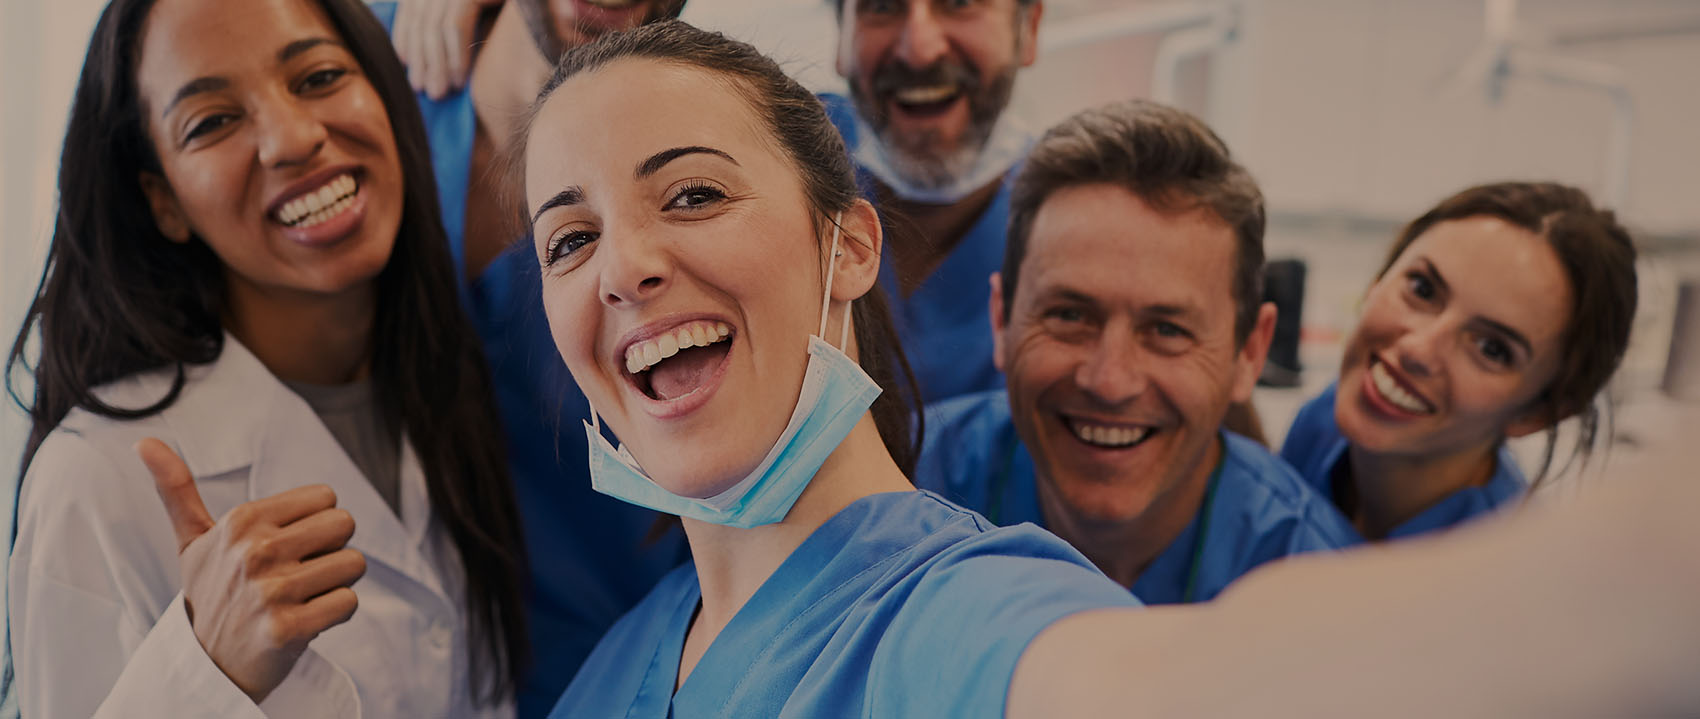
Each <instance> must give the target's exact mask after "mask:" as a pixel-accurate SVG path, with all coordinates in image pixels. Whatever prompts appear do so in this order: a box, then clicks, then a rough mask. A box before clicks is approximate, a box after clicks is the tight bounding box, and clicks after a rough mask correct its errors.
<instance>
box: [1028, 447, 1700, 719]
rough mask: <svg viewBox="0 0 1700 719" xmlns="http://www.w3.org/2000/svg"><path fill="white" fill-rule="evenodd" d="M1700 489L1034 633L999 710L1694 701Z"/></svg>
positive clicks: (1284, 571)
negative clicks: (1199, 601) (1206, 599)
mask: <svg viewBox="0 0 1700 719" xmlns="http://www.w3.org/2000/svg"><path fill="white" fill-rule="evenodd" d="M1696 507H1700V485H1696V484H1694V483H1693V482H1692V481H1682V480H1678V479H1663V480H1628V479H1624V480H1619V481H1618V482H1617V483H1608V484H1607V485H1605V486H1597V487H1594V488H1592V489H1591V491H1589V492H1587V493H1586V494H1585V495H1584V496H1582V497H1580V498H1578V499H1577V500H1576V501H1573V502H1567V503H1564V504H1559V505H1549V506H1539V507H1533V508H1530V509H1528V510H1525V511H1521V512H1518V513H1516V514H1513V515H1508V516H1502V517H1499V518H1496V519H1493V520H1489V521H1485V522H1480V523H1477V524H1475V525H1472V526H1469V527H1465V528H1462V529H1460V530H1457V531H1454V532H1450V533H1447V534H1445V535H1443V536H1439V537H1435V538H1432V539H1427V540H1418V541H1412V542H1405V543H1401V544H1397V545H1391V546H1377V547H1367V548H1364V549H1361V550H1357V551H1352V552H1346V553H1342V554H1336V555H1327V556H1321V555H1310V556H1307V557H1302V558H1298V559H1293V560H1288V561H1285V562H1281V563H1278V564H1276V565H1273V566H1269V567H1267V568H1265V569H1263V570H1260V571H1258V572H1255V573H1253V574H1251V575H1249V576H1247V577H1246V578H1245V579H1243V580H1241V582H1240V583H1239V584H1237V585H1236V586H1235V587H1234V588H1232V589H1230V590H1229V591H1228V592H1227V593H1225V594H1224V595H1223V596H1222V597H1221V598H1219V599H1218V600H1217V601H1216V602H1214V603H1210V604H1203V605H1195V606H1191V607H1180V608H1173V607H1160V608H1152V609H1144V610H1103V611H1096V612H1087V613H1082V614H1077V615H1074V616H1072V617H1069V618H1067V619H1064V620H1062V621H1059V622H1057V623H1056V624H1054V625H1052V626H1051V627H1050V628H1048V629H1046V630H1045V632H1044V633H1042V634H1040V635H1039V637H1038V638H1036V639H1035V640H1034V641H1033V643H1032V644H1031V645H1029V647H1028V649H1027V651H1026V653H1025V654H1023V656H1022V660H1021V663H1020V665H1019V666H1018V667H1017V669H1016V673H1015V677H1014V679H1013V681H1012V682H1011V686H1010V694H1009V704H1008V710H1007V715H1008V716H1009V717H1040V716H1047V717H1054V716H1196V717H1203V716H1264V717H1286V716H1291V717H1361V716H1378V717H1399V716H1409V717H1434V716H1447V717H1506V716H1544V717H1565V716H1574V717H1596V716H1647V715H1671V714H1683V715H1688V714H1692V713H1694V712H1697V711H1700V523H1697V522H1695V521H1694V519H1693V513H1694V511H1695V508H1696Z"/></svg>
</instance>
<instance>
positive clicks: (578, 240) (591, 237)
mask: <svg viewBox="0 0 1700 719" xmlns="http://www.w3.org/2000/svg"><path fill="white" fill-rule="evenodd" d="M599 236H600V235H599V234H598V233H595V232H590V231H588V230H576V231H571V232H562V233H561V234H559V235H556V236H555V237H554V238H552V239H550V240H549V244H548V245H545V246H544V248H543V266H544V267H553V266H554V265H555V261H556V260H560V259H562V258H564V257H567V256H568V255H571V254H573V253H574V252H577V251H579V249H580V248H582V247H584V246H585V245H588V244H590V243H592V242H595V241H596V238H597V237H599Z"/></svg>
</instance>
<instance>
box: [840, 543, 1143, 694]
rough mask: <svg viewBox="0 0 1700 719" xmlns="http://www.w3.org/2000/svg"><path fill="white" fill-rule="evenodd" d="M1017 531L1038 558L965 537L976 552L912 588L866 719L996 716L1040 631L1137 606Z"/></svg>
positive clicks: (886, 643)
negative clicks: (1084, 614)
mask: <svg viewBox="0 0 1700 719" xmlns="http://www.w3.org/2000/svg"><path fill="white" fill-rule="evenodd" d="M1020 530H1027V531H1020ZM1016 531H1017V533H1018V534H1017V536H1015V537H1013V539H1015V540H1021V539H1023V538H1024V537H1025V538H1028V539H1037V541H1030V542H1019V543H1021V544H1026V545H1027V546H1026V547H1025V550H1026V553H1028V554H1030V555H1031V554H1040V555H1041V556H1011V554H1019V553H1021V552H1022V548H1015V549H1012V548H1011V547H1010V546H1009V544H1010V540H1011V539H1012V537H1009V536H1007V535H1006V536H1004V537H1000V538H999V539H998V540H997V541H969V542H965V543H964V544H968V545H978V546H970V547H962V548H960V551H953V552H952V554H956V555H958V556H956V557H953V558H949V559H945V560H944V566H939V567H937V568H935V569H933V570H931V571H928V572H927V573H926V574H925V576H924V578H922V579H921V580H920V581H919V582H917V583H916V584H915V585H914V588H913V590H912V593H911V594H910V596H909V597H908V598H907V600H906V601H905V602H904V603H903V607H904V608H903V609H902V610H901V611H899V613H898V615H897V616H896V617H895V618H894V619H893V621H892V624H891V627H890V629H889V630H888V631H887V632H886V638H885V639H884V640H883V641H882V642H881V643H880V647H879V649H878V650H877V651H876V653H875V656H874V660H873V663H872V666H871V667H870V669H869V676H868V703H867V707H866V708H867V714H866V715H867V716H875V717H884V716H917V717H919V716H939V717H943V716H951V717H1002V716H1003V714H1004V704H1005V700H1006V699H1007V698H1008V695H1009V683H1010V680H1011V679H1012V678H1013V677H1014V675H1015V665H1016V662H1018V661H1019V660H1020V659H1021V654H1022V653H1023V652H1025V651H1026V650H1027V645H1028V644H1029V643H1031V642H1032V641H1033V638H1034V637H1036V636H1038V635H1039V632H1041V631H1043V630H1044V629H1045V628H1046V627H1048V626H1050V625H1051V623H1053V622H1055V621H1057V620H1059V619H1062V618H1063V617H1066V616H1069V615H1070V614H1074V613H1075V612H1080V611H1084V610H1089V609H1102V608H1106V607H1137V606H1139V602H1138V600H1136V599H1134V597H1133V595H1132V594H1129V593H1128V591H1127V590H1126V589H1124V588H1122V587H1120V586H1117V585H1116V584H1115V583H1114V582H1111V581H1110V580H1109V579H1108V578H1107V577H1105V576H1104V575H1103V574H1101V573H1099V572H1098V571H1097V570H1096V569H1094V568H1092V567H1090V566H1089V565H1086V564H1085V559H1084V558H1082V557H1080V556H1079V555H1078V554H1075V555H1073V556H1068V554H1067V553H1065V552H1054V553H1053V552H1042V551H1041V552H1034V551H1033V550H1034V546H1033V545H1034V544H1038V545H1039V546H1040V547H1044V546H1045V545H1051V546H1054V545H1056V544H1061V543H1060V542H1058V541H1057V540H1056V539H1055V538H1053V537H1050V535H1048V534H1045V533H1044V532H1043V531H1041V530H1039V529H1037V528H1035V527H1032V526H1023V527H1021V528H1019V529H1018V530H1016ZM1000 534H1003V533H1000ZM1034 535H1043V538H1037V537H1034ZM993 536H995V535H993ZM1045 538H1048V541H1046V539H1045ZM1053 543H1054V544H1053ZM1065 551H1066V552H1069V553H1071V552H1072V550H1065ZM1043 554H1052V556H1042V555H1043ZM963 555H966V556H963Z"/></svg>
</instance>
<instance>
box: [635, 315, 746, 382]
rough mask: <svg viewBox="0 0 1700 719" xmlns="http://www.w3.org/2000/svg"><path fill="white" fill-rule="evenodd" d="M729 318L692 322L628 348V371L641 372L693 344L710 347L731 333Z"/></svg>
mask: <svg viewBox="0 0 1700 719" xmlns="http://www.w3.org/2000/svg"><path fill="white" fill-rule="evenodd" d="M731 334H732V328H731V327H729V326H727V324H726V323H725V322H691V323H687V324H685V325H681V326H679V327H675V328H673V329H670V330H668V331H666V332H665V333H662V334H660V335H657V336H655V337H651V338H649V339H648V340H645V341H643V342H638V343H636V344H633V345H632V346H630V347H627V348H626V371H627V372H630V373H632V374H637V373H639V372H642V371H644V370H646V369H649V368H651V367H654V366H655V365H657V364H660V363H661V360H664V359H667V358H668V357H672V356H673V355H676V354H679V350H682V349H689V348H691V347H707V346H709V345H711V344H714V343H716V342H719V341H721V340H724V339H726V338H727V337H729V336H731Z"/></svg>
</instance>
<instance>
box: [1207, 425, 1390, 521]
mask: <svg viewBox="0 0 1700 719" xmlns="http://www.w3.org/2000/svg"><path fill="white" fill-rule="evenodd" d="M1222 435H1223V437H1225V438H1226V441H1227V448H1228V449H1227V452H1226V455H1225V456H1224V458H1223V468H1222V482H1223V484H1225V485H1231V486H1226V487H1223V488H1220V489H1219V490H1218V491H1219V492H1224V493H1228V494H1230V495H1231V496H1233V497H1235V498H1236V500H1238V502H1237V503H1238V504H1239V505H1240V506H1242V507H1244V508H1245V510H1246V511H1247V512H1248V513H1249V514H1250V515H1251V518H1255V519H1256V520H1257V521H1256V522H1253V524H1254V525H1255V526H1261V527H1264V528H1265V531H1268V532H1271V533H1284V534H1286V535H1288V536H1289V538H1290V541H1291V542H1292V543H1295V544H1297V545H1302V548H1305V549H1322V548H1334V547H1343V546H1347V545H1349V544H1353V543H1355V542H1356V533H1355V532H1354V531H1352V530H1351V529H1350V527H1349V525H1347V524H1346V522H1345V519H1344V518H1343V517H1341V516H1340V513H1339V511H1338V510H1336V509H1335V508H1334V506H1333V505H1332V504H1331V503H1330V502H1329V501H1328V499H1327V498H1326V497H1323V496H1322V495H1321V494H1319V493H1318V492H1317V491H1316V490H1314V489H1312V488H1311V487H1310V485H1308V484H1306V483H1305V481H1304V478H1303V477H1301V476H1300V475H1299V473H1298V472H1297V471H1296V470H1295V469H1293V467H1292V465H1289V464H1288V463H1287V462H1286V461H1285V460H1283V459H1282V458H1280V457H1277V456H1275V455H1274V454H1271V453H1270V452H1269V450H1267V449H1264V448H1263V446H1262V445H1259V444H1258V443H1256V442H1253V441H1251V440H1249V439H1246V438H1245V437H1241V436H1239V435H1237V434H1234V433H1232V432H1228V431H1225V430H1224V431H1223V432H1222ZM1249 519H1250V518H1248V521H1249Z"/></svg>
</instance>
